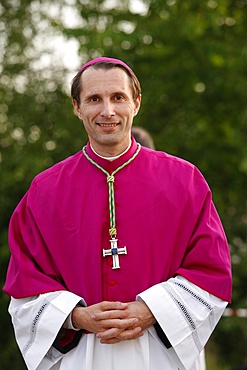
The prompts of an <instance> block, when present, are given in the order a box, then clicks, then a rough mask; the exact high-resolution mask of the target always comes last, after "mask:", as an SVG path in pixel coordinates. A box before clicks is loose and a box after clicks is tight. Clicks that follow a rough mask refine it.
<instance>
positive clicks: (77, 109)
mask: <svg viewBox="0 0 247 370" xmlns="http://www.w3.org/2000/svg"><path fill="white" fill-rule="evenodd" d="M72 104H73V107H74V111H75V114H76V115H77V117H78V118H79V119H81V111H80V108H79V106H78V103H77V101H76V100H75V99H73V100H72Z"/></svg>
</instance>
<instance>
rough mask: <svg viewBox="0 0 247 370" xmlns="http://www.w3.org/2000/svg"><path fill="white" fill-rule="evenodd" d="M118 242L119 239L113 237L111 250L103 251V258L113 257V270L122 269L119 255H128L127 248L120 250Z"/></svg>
mask: <svg viewBox="0 0 247 370" xmlns="http://www.w3.org/2000/svg"><path fill="white" fill-rule="evenodd" d="M117 242H118V239H116V238H115V237H113V238H112V239H111V240H110V243H111V249H103V257H106V256H112V262H113V266H112V268H113V269H120V265H119V257H118V255H119V254H127V249H126V247H123V248H118V246H117Z"/></svg>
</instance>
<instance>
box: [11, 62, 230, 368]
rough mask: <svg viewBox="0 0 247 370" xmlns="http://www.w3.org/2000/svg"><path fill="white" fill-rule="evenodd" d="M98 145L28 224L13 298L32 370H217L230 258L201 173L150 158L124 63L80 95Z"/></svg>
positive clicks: (84, 79) (50, 173) (54, 183)
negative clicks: (208, 368)
mask: <svg viewBox="0 0 247 370" xmlns="http://www.w3.org/2000/svg"><path fill="white" fill-rule="evenodd" d="M71 91H72V98H73V105H74V109H75V112H76V114H77V116H78V118H79V119H80V120H81V121H82V122H83V125H84V127H85V129H86V131H87V134H88V138H89V141H88V143H87V145H86V147H84V148H83V150H82V151H80V152H79V153H77V154H75V155H73V156H71V157H69V158H67V159H66V160H64V161H62V162H60V163H58V164H56V165H55V166H53V167H51V168H50V169H48V170H46V171H44V172H43V173H41V174H39V175H38V176H37V177H36V178H35V179H34V181H33V182H32V184H31V187H30V189H29V191H28V192H27V194H26V195H25V196H24V198H23V199H22V201H21V202H20V204H19V205H18V207H17V209H16V210H15V212H14V214H13V215H12V218H11V222H10V230H9V244H10V249H11V253H12V256H11V260H10V265H9V268H8V275H7V280H6V284H5V287H4V290H5V292H6V293H7V294H9V295H10V296H11V297H12V298H11V303H10V308H9V310H10V313H11V315H12V320H13V324H14V328H15V334H16V338H17V342H18V345H19V347H20V350H21V352H22V354H23V357H24V359H25V361H26V364H27V367H28V369H32V370H34V369H37V370H48V369H52V370H57V369H60V370H65V369H66V370H71V369H73V370H77V369H78V370H81V369H82V370H99V369H100V370H102V369H107V370H126V369H129V370H137V369H140V370H161V369H164V370H170V369H171V370H173V369H180V370H182V369H193V370H195V369H203V368H204V364H203V360H202V359H201V358H202V357H201V353H203V348H204V346H205V344H206V342H207V340H208V338H209V336H210V334H211V333H212V331H213V330H214V328H215V325H216V324H217V322H218V320H219V319H220V316H221V315H222V313H223V311H224V308H225V306H226V304H227V302H229V301H230V297H231V267H230V258H229V250H228V244H227V241H226V237H225V234H224V231H223V228H222V225H221V222H220V220H219V217H218V214H217V212H216V210H215V207H214V205H213V203H212V200H211V192H210V189H209V187H208V185H207V183H206V182H205V180H204V178H203V176H202V175H201V174H200V172H199V171H198V170H197V169H196V168H195V167H194V166H193V165H192V164H190V163H188V162H186V161H183V160H181V159H179V158H176V157H173V156H171V155H168V154H166V153H163V152H158V151H157V152H156V151H154V150H151V149H149V148H144V147H141V146H140V145H139V144H137V143H136V141H135V140H134V138H133V137H131V126H132V121H133V118H134V116H136V114H137V113H138V110H139V108H140V103H141V90H140V85H139V82H138V80H137V78H136V76H135V74H134V72H133V71H132V70H131V69H130V67H129V66H127V65H126V64H125V63H124V62H122V61H120V60H117V59H112V58H98V59H95V60H92V61H90V62H88V63H86V64H85V65H84V66H83V67H82V68H81V69H80V71H79V72H78V74H77V75H76V76H75V78H74V80H73V84H72V89H71Z"/></svg>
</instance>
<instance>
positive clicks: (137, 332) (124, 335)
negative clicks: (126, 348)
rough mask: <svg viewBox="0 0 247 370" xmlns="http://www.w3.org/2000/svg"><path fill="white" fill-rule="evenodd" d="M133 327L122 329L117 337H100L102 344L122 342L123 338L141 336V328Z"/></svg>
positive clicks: (130, 338)
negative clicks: (132, 328) (131, 328)
mask: <svg viewBox="0 0 247 370" xmlns="http://www.w3.org/2000/svg"><path fill="white" fill-rule="evenodd" d="M137 329H138V328H135V329H134V330H124V331H122V332H121V333H120V334H119V335H118V336H117V337H114V338H109V339H101V340H100V343H102V344H115V343H119V342H122V341H124V340H134V339H137V338H140V337H142V336H143V332H142V330H141V328H139V329H138V330H137Z"/></svg>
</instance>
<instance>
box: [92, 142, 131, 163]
mask: <svg viewBox="0 0 247 370" xmlns="http://www.w3.org/2000/svg"><path fill="white" fill-rule="evenodd" d="M90 147H91V149H92V151H93V152H94V154H96V155H97V156H98V157H100V158H103V159H106V160H107V161H111V162H112V161H114V160H115V159H118V158H119V157H121V156H122V155H124V154H125V153H127V151H128V150H129V148H130V147H131V140H130V143H129V145H128V147H127V148H126V149H125V150H124V151H123V153H121V154H118V155H115V156H114V157H103V156H102V155H100V154H98V153H97V152H96V151H95V150H94V148H93V147H92V144H91V143H90Z"/></svg>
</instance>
